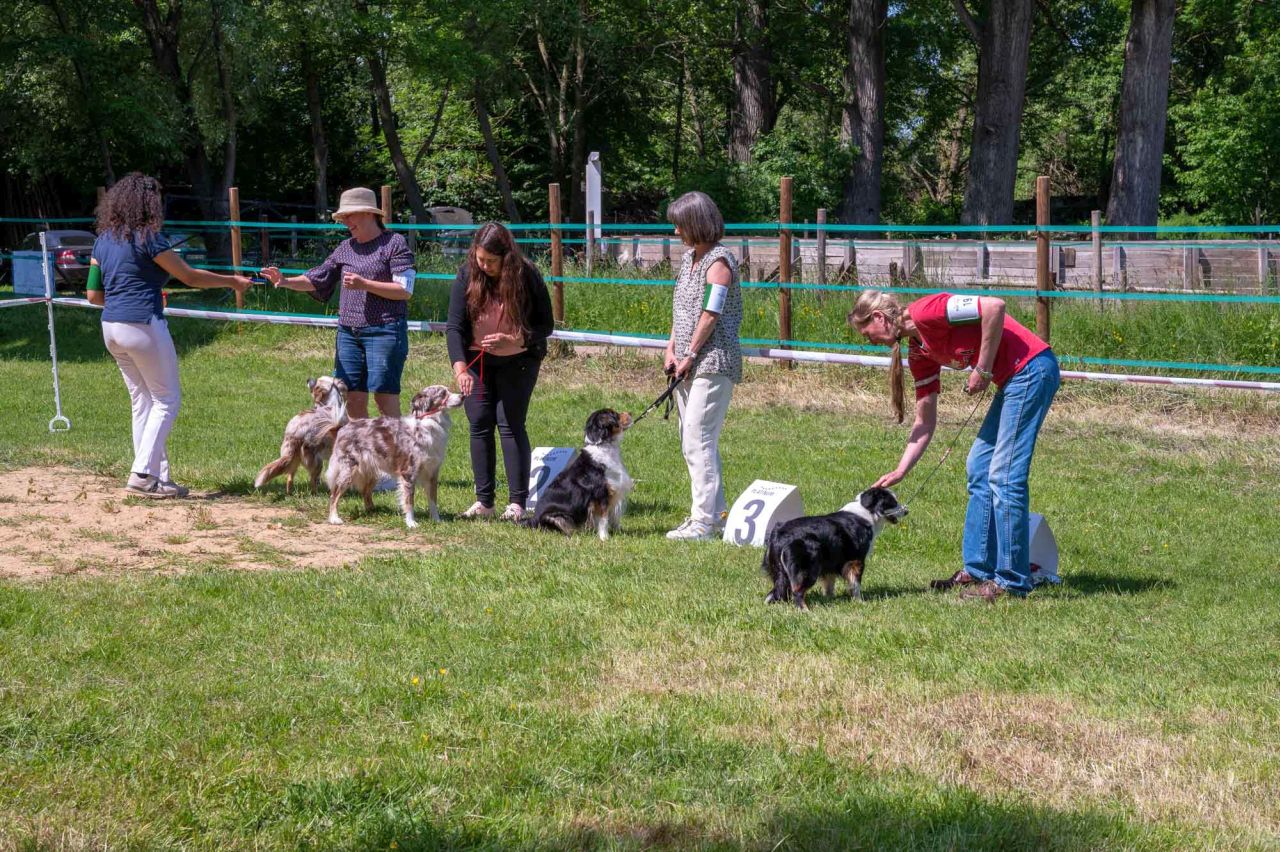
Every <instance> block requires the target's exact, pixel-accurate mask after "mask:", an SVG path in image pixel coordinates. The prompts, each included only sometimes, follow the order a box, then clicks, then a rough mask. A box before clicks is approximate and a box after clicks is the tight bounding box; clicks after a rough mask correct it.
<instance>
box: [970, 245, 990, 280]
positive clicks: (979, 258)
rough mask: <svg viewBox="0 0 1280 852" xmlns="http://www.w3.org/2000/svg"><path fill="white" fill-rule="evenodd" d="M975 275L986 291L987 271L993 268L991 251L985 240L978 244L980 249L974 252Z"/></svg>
mask: <svg viewBox="0 0 1280 852" xmlns="http://www.w3.org/2000/svg"><path fill="white" fill-rule="evenodd" d="M973 254H974V258H973V275H974V277H975V278H977V279H978V281H980V282H982V288H983V289H984V290H985V289H986V287H987V285H986V280H987V271H988V270H989V269H990V268H991V249H989V248H988V247H987V243H986V241H985V240H983V241H981V242H979V243H978V247H977V248H976V249H975V250H974V252H973Z"/></svg>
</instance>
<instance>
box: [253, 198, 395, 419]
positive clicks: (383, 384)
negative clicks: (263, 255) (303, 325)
mask: <svg viewBox="0 0 1280 852" xmlns="http://www.w3.org/2000/svg"><path fill="white" fill-rule="evenodd" d="M333 219H334V221H335V222H341V223H342V224H343V225H346V226H347V230H348V231H350V232H351V239H349V240H344V241H343V242H342V243H341V244H339V246H338V247H337V248H336V249H334V250H333V253H332V254H330V255H329V257H328V258H327V259H326V260H325V262H324V263H322V264H320V265H319V266H317V267H315V268H314V269H309V270H307V272H306V273H305V274H303V275H294V276H286V275H283V274H281V272H280V270H279V269H278V268H276V267H274V266H268V267H266V268H265V269H263V270H262V275H263V277H265V278H266V279H267V280H269V281H270V282H271V283H272V284H273V285H275V286H276V287H285V288H288V289H290V290H299V291H301V292H303V293H309V294H310V295H311V296H312V298H314V299H316V300H317V301H319V302H327V301H329V299H330V298H332V296H333V292H334V290H336V289H338V288H339V286H340V287H341V290H342V293H341V295H340V296H339V297H338V340H337V347H336V351H335V354H334V358H333V374H334V376H336V377H337V378H339V379H342V380H343V381H344V382H346V385H347V388H348V389H349V392H348V394H347V413H348V415H349V416H350V417H352V418H353V419H361V418H365V417H368V416H369V394H371V393H372V394H373V398H374V401H375V402H376V403H377V406H378V411H379V412H381V413H382V414H389V415H395V416H398V415H399V414H400V374H401V373H402V372H403V371H404V361H405V358H406V357H407V356H408V354H409V325H408V319H407V306H408V301H409V298H410V297H411V296H412V295H413V282H414V278H415V272H414V269H413V253H412V252H410V251H409V245H408V243H406V242H405V239H404V237H403V236H402V235H400V234H393V233H391V232H390V231H388V230H386V229H385V228H384V227H383V226H382V209H381V208H380V207H378V199H377V197H376V196H375V195H374V194H373V190H372V189H366V188H365V187H357V188H355V189H348V190H347V191H346V192H344V193H342V198H341V200H340V202H339V204H338V209H337V210H335V211H334V213H333Z"/></svg>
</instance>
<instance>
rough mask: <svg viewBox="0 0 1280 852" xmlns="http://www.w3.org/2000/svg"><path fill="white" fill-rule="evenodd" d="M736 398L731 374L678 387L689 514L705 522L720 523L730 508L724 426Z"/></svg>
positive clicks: (696, 380) (700, 377) (710, 377)
mask: <svg viewBox="0 0 1280 852" xmlns="http://www.w3.org/2000/svg"><path fill="white" fill-rule="evenodd" d="M732 398H733V381H732V380H731V379H730V378H729V377H728V376H698V377H697V378H695V379H692V380H691V381H686V382H681V383H680V387H678V388H677V389H676V405H677V406H678V407H679V409H680V449H681V450H682V451H683V452H684V463H685V464H686V465H687V466H688V468H689V482H690V484H691V486H692V488H691V491H692V498H693V503H692V506H691V507H690V509H689V517H691V518H693V519H694V520H695V521H697V522H699V523H703V524H708V525H710V524H718V523H719V522H720V516H721V514H723V513H724V512H725V511H727V510H728V508H729V507H728V504H726V503H725V499H724V477H723V476H722V474H721V472H720V430H721V429H723V428H724V416H725V414H726V413H727V412H728V411H729V400H730V399H732Z"/></svg>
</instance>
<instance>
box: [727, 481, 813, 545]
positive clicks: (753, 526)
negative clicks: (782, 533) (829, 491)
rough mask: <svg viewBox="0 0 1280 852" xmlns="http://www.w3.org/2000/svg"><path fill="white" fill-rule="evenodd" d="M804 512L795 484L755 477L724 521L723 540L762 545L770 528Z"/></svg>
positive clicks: (732, 542)
mask: <svg viewBox="0 0 1280 852" xmlns="http://www.w3.org/2000/svg"><path fill="white" fill-rule="evenodd" d="M803 514H804V501H803V500H801V499H800V489H799V488H796V487H795V486H794V485H785V484H783V483H781V482H770V481H769V480H767V479H757V480H756V481H755V482H753V483H751V485H750V486H748V487H747V490H746V491H743V492H742V494H741V495H739V497H738V499H737V501H736V502H735V503H734V504H733V508H732V509H730V510H729V518H728V520H727V521H725V525H724V540H725V541H727V542H729V543H730V544H752V545H755V546H756V547H763V546H764V540H765V537H766V536H767V535H768V534H769V530H771V529H773V528H774V527H775V526H777V525H778V524H781V523H784V522H786V521H789V520H791V519H792V518H798V517H800V516H801V515H803Z"/></svg>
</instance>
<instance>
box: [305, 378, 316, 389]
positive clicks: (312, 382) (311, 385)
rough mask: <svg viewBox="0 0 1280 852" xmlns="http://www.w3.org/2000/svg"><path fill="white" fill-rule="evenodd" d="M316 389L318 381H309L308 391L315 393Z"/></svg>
mask: <svg viewBox="0 0 1280 852" xmlns="http://www.w3.org/2000/svg"><path fill="white" fill-rule="evenodd" d="M315 389H316V380H315V379H307V390H309V391H314V390H315Z"/></svg>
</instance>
